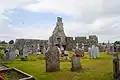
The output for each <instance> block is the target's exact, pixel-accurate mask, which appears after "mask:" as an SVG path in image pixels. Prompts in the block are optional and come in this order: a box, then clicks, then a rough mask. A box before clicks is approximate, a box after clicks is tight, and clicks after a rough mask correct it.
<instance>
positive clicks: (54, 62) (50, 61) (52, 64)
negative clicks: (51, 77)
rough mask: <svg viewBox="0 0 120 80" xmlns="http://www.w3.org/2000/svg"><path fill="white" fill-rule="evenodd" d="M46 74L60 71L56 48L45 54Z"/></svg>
mask: <svg viewBox="0 0 120 80" xmlns="http://www.w3.org/2000/svg"><path fill="white" fill-rule="evenodd" d="M45 56H46V58H45V59H46V72H55V71H59V70H60V59H59V50H58V48H57V46H52V47H50V48H49V50H48V51H47V52H46V54H45Z"/></svg>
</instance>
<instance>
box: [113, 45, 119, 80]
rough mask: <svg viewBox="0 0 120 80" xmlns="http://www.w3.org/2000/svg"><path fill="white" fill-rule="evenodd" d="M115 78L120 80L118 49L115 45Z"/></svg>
mask: <svg viewBox="0 0 120 80" xmlns="http://www.w3.org/2000/svg"><path fill="white" fill-rule="evenodd" d="M113 73H114V74H113V77H114V80H119V79H118V78H119V73H120V72H119V57H118V50H117V47H116V46H115V45H114V54H113Z"/></svg>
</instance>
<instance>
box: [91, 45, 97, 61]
mask: <svg viewBox="0 0 120 80" xmlns="http://www.w3.org/2000/svg"><path fill="white" fill-rule="evenodd" d="M91 58H92V59H93V58H94V59H95V58H96V47H95V45H92V55H91Z"/></svg>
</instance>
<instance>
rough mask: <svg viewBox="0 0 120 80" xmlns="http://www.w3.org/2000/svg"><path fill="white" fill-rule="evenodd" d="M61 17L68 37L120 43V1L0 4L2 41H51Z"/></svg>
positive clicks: (15, 0)
mask: <svg viewBox="0 0 120 80" xmlns="http://www.w3.org/2000/svg"><path fill="white" fill-rule="evenodd" d="M58 16H60V17H62V18H63V23H64V30H65V33H66V35H67V36H73V37H75V36H88V35H97V36H98V38H99V42H107V41H108V40H109V41H111V42H113V41H116V40H120V0H0V40H7V41H8V40H10V39H13V40H15V39H16V38H31V39H32V38H33V39H48V38H49V36H51V35H52V31H53V29H54V27H55V25H56V17H58Z"/></svg>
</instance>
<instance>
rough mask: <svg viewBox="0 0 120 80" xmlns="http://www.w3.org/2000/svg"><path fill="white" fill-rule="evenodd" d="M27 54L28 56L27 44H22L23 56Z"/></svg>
mask: <svg viewBox="0 0 120 80" xmlns="http://www.w3.org/2000/svg"><path fill="white" fill-rule="evenodd" d="M27 56H28V48H27V46H24V49H23V57H27Z"/></svg>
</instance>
